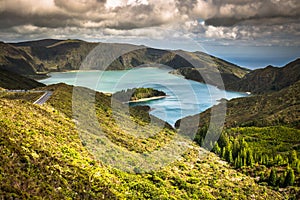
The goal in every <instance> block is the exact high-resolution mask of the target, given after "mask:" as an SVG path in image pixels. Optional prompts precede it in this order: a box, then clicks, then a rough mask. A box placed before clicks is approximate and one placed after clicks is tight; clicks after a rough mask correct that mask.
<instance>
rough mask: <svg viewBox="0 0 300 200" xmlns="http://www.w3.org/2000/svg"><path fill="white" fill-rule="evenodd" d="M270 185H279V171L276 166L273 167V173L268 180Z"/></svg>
mask: <svg viewBox="0 0 300 200" xmlns="http://www.w3.org/2000/svg"><path fill="white" fill-rule="evenodd" d="M268 183H269V185H272V186H276V185H277V172H276V169H275V168H272V169H271V173H270V176H269V180H268Z"/></svg>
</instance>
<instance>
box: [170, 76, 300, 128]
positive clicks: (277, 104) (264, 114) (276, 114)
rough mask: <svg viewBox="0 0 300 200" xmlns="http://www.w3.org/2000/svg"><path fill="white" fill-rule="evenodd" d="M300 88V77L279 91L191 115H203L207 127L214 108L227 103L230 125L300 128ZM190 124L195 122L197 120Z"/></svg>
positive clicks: (178, 122) (237, 100)
mask: <svg viewBox="0 0 300 200" xmlns="http://www.w3.org/2000/svg"><path fill="white" fill-rule="evenodd" d="M299 91H300V81H298V82H296V83H295V84H293V85H291V86H289V87H287V88H285V89H282V90H280V91H278V92H273V93H270V94H265V95H255V96H249V97H246V98H236V99H232V100H230V101H223V102H222V104H219V105H216V106H214V107H213V108H210V109H208V110H206V111H204V112H202V113H200V114H199V115H195V116H191V117H192V118H198V119H200V123H199V127H203V126H205V125H207V124H209V121H210V116H211V115H210V112H211V110H212V109H214V110H216V111H217V110H218V109H222V107H223V106H226V107H227V110H226V112H227V114H226V118H225V127H226V128H231V127H251V126H256V127H265V126H276V125H283V126H288V127H293V128H298V129H299V128H300V94H299ZM185 121H187V120H185ZM191 121H192V120H191ZM176 124H177V125H176V126H177V127H178V126H179V124H180V120H179V121H177V122H176ZM188 126H193V124H190V125H188Z"/></svg>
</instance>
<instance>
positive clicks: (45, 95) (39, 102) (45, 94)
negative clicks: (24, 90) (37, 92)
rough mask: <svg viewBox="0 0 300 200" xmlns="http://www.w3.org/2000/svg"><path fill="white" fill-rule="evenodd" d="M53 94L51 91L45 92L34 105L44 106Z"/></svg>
mask: <svg viewBox="0 0 300 200" xmlns="http://www.w3.org/2000/svg"><path fill="white" fill-rule="evenodd" d="M52 94H53V92H51V91H45V93H44V94H43V95H42V96H41V97H40V98H39V99H38V100H36V101H35V102H33V104H38V105H42V104H44V103H45V102H46V101H47V100H48V99H49V98H50V97H51V95H52Z"/></svg>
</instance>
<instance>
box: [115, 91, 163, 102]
mask: <svg viewBox="0 0 300 200" xmlns="http://www.w3.org/2000/svg"><path fill="white" fill-rule="evenodd" d="M161 96H166V93H164V92H162V91H158V90H155V89H153V88H133V89H127V90H122V91H119V92H116V93H114V94H113V98H115V99H117V100H119V101H121V102H128V101H136V100H140V99H145V98H151V97H161Z"/></svg>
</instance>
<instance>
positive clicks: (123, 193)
mask: <svg viewBox="0 0 300 200" xmlns="http://www.w3.org/2000/svg"><path fill="white" fill-rule="evenodd" d="M48 89H50V88H48ZM52 89H53V90H54V93H53V95H52V97H51V98H52V100H49V102H48V103H46V104H45V105H43V106H38V105H32V104H31V103H28V102H22V101H18V100H3V99H0V108H1V109H0V133H1V134H0V159H1V165H0V172H1V173H0V174H1V176H0V181H1V185H0V198H3V199H13V198H17V199H103V198H104V199H222V198H223V199H247V197H248V196H249V195H252V197H253V198H256V199H283V198H284V196H283V195H282V194H280V193H278V192H276V191H272V190H270V189H269V188H267V187H265V186H260V185H258V184H256V183H255V182H254V180H253V179H252V178H249V177H247V176H245V175H243V174H241V173H239V172H236V171H235V170H233V169H232V168H231V167H230V166H228V165H226V164H224V163H223V162H221V161H220V160H219V158H218V157H216V156H215V155H214V154H211V153H208V154H207V153H205V154H204V152H203V150H201V149H200V148H199V147H197V146H195V145H194V144H192V143H187V144H188V145H189V146H192V148H190V149H188V150H187V151H186V153H185V154H184V155H183V156H182V158H181V159H180V160H178V161H174V162H173V163H171V164H169V165H167V166H165V167H163V168H161V169H159V170H158V171H155V172H148V173H141V174H134V173H132V174H131V173H127V172H124V171H121V170H118V169H114V168H112V167H110V166H109V165H105V164H103V163H101V162H100V161H98V160H97V159H95V155H91V154H90V153H89V152H88V151H87V149H86V147H84V146H83V143H82V140H81V139H80V137H79V134H78V130H77V128H76V127H75V124H74V122H73V121H72V120H71V119H70V118H69V117H68V115H69V114H70V111H71V108H68V106H70V105H69V102H71V101H69V100H70V99H68V98H70V93H71V91H72V87H69V86H66V85H63V84H61V85H55V86H52ZM84 91H85V90H83V92H84ZM87 92H90V91H87ZM82 94H84V93H82ZM96 98H97V101H96V112H97V116H98V117H99V119H101V120H102V123H101V124H100V126H101V127H102V128H103V129H107V131H109V132H108V134H111V135H114V134H119V135H120V136H119V138H121V139H122V138H123V139H124V141H122V142H126V144H130V143H131V141H130V139H131V138H130V137H129V134H128V132H127V131H125V130H123V132H121V129H115V128H114V125H115V124H114V121H113V118H111V117H110V107H109V102H110V99H109V97H107V96H105V95H102V94H98V93H97V94H96ZM98 100H99V101H98ZM60 101H62V102H65V104H63V103H61V102H60ZM82 106H84V105H82ZM71 113H72V112H71ZM86 117H87V118H88V117H89V116H86ZM107 127H110V128H107ZM127 128H129V130H128V131H135V130H134V128H132V127H130V126H129V127H127ZM172 131H173V130H170V129H168V128H166V129H164V132H162V133H163V134H164V135H159V134H160V133H159V132H158V135H159V137H157V138H156V137H155V136H153V137H152V139H151V140H149V141H148V143H147V142H146V144H147V145H148V146H147V145H146V146H145V147H147V148H149V149H150V151H151V148H152V149H155V148H156V145H157V144H158V145H163V144H164V143H165V142H167V141H164V140H162V139H161V138H165V139H166V138H168V137H172V134H171V133H172ZM162 136H163V137H162ZM98 139H99V138H98ZM132 140H133V141H132V143H133V144H134V145H135V146H136V147H133V146H130V145H127V146H126V145H124V143H122V144H123V145H124V147H123V146H120V148H122V149H124V150H125V149H126V148H132V149H133V150H138V148H140V145H142V141H143V140H139V139H132ZM112 141H113V142H116V143H117V144H119V143H121V142H120V141H119V140H112ZM151 141H152V142H153V143H152V142H151ZM98 142H103V141H100V140H98ZM118 142H119V143H118ZM154 142H156V143H154ZM134 148H135V149H134ZM199 153H203V155H204V156H202V157H201V159H200V158H199ZM111 156H115V155H114V154H111ZM136 170H137V172H139V171H138V170H139V168H138V167H137V168H136Z"/></svg>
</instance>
